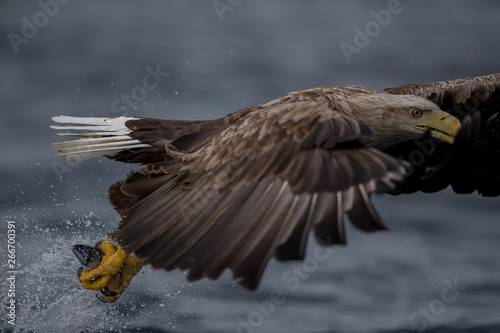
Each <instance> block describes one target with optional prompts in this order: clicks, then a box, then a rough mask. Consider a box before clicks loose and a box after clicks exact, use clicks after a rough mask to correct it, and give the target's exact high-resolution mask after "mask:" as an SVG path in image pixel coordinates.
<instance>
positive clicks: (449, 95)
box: [385, 74, 500, 196]
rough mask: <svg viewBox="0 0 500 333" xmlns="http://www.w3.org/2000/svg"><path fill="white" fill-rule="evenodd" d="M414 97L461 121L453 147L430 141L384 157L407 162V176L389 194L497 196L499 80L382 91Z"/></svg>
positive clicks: (400, 148) (484, 78)
mask: <svg viewBox="0 0 500 333" xmlns="http://www.w3.org/2000/svg"><path fill="white" fill-rule="evenodd" d="M385 92H387V93H390V94H410V95H418V96H421V97H424V98H427V99H429V100H430V101H432V102H434V103H436V104H437V105H438V106H439V107H441V109H442V110H444V111H446V112H449V113H451V114H452V115H454V116H455V117H457V118H458V119H460V120H461V122H462V129H461V130H460V132H459V133H458V136H457V139H456V142H455V144H454V145H453V146H449V145H447V144H444V143H443V144H441V143H438V142H436V141H433V140H432V139H430V138H424V139H422V140H419V141H415V142H405V143H402V144H399V145H397V146H395V147H391V148H390V149H389V150H388V151H387V152H388V153H390V154H392V155H395V156H401V157H402V158H404V159H407V160H408V161H410V163H411V164H412V167H413V172H412V173H411V174H410V176H409V178H407V179H406V180H405V181H404V182H402V183H401V184H400V185H399V186H398V187H397V188H396V191H395V193H411V192H415V191H419V190H420V191H425V192H435V191H440V190H442V189H444V188H446V187H447V186H448V185H451V186H452V188H453V190H454V191H455V192H457V193H472V192H474V191H476V190H477V191H478V193H480V194H481V195H484V196H498V195H500V115H499V113H500V74H492V75H487V76H480V77H475V78H468V79H460V80H452V81H446V82H435V83H424V84H407V85H403V86H400V87H396V88H388V89H385Z"/></svg>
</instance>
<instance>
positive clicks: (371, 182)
mask: <svg viewBox="0 0 500 333" xmlns="http://www.w3.org/2000/svg"><path fill="white" fill-rule="evenodd" d="M232 119H233V120H232V121H233V123H232V124H231V125H230V126H227V127H226V128H225V129H224V130H222V131H220V132H218V133H216V134H214V135H213V137H212V138H211V140H210V141H206V140H205V144H204V145H203V147H200V148H199V149H196V150H192V151H186V150H183V149H182V148H179V147H176V146H175V145H174V144H168V145H167V148H166V152H167V154H168V155H169V156H171V157H172V159H171V160H169V161H166V162H163V163H155V164H149V165H147V166H146V167H145V168H143V169H142V170H141V171H140V173H136V174H133V175H131V176H130V177H129V178H128V179H127V180H126V182H125V183H124V184H123V185H121V190H122V191H123V192H124V193H126V194H127V195H129V196H130V197H136V198H138V199H137V202H136V203H135V204H133V205H132V206H131V207H130V208H128V209H126V210H125V211H123V212H121V213H122V216H124V219H123V221H122V222H121V224H120V225H119V228H118V230H117V232H116V234H115V237H116V238H117V239H118V240H119V241H120V243H121V245H122V246H124V247H125V248H126V249H127V250H128V251H130V252H134V253H136V254H137V255H138V256H139V257H140V258H141V259H143V260H144V261H145V262H146V263H150V264H152V266H153V267H155V268H164V269H167V270H171V269H174V268H179V269H182V270H187V269H189V270H190V272H189V276H188V279H189V280H191V281H194V280H197V279H200V278H202V277H208V278H211V279H216V278H217V277H218V276H219V275H220V274H221V272H222V271H223V270H224V269H226V268H230V269H232V271H233V275H234V278H241V281H240V282H239V283H240V284H241V285H242V286H244V287H245V288H247V289H250V290H254V289H255V288H256V287H257V285H258V283H259V281H260V278H261V276H262V274H263V272H264V269H265V267H266V265H267V263H268V261H269V260H270V258H271V257H272V256H273V255H275V256H276V257H277V258H278V259H280V260H291V259H301V258H303V257H304V251H305V246H306V241H307V235H308V233H309V231H310V230H311V229H314V232H315V235H316V237H317V238H318V240H319V241H320V243H321V244H323V245H330V244H336V243H342V244H343V243H345V235H344V224H343V215H344V214H345V213H346V214H347V215H348V216H349V219H350V221H351V222H352V223H353V224H354V226H356V227H357V228H359V229H361V230H363V231H376V230H380V229H384V228H385V227H384V225H383V224H382V222H381V221H380V219H379V217H378V216H377V213H376V212H375V209H374V208H373V206H372V204H371V202H370V199H369V196H370V194H371V193H373V192H385V191H387V190H389V189H390V188H391V186H392V182H394V181H397V180H399V179H400V178H401V177H402V175H403V174H404V172H405V169H404V167H403V166H402V164H401V162H400V161H399V160H397V159H394V158H392V157H390V156H388V155H386V154H384V153H382V152H380V151H377V150H375V149H372V148H369V147H367V146H365V145H363V144H361V143H360V142H359V141H358V139H359V138H360V137H361V136H363V135H369V134H370V131H369V130H368V129H367V128H366V127H364V126H363V125H361V124H360V123H358V122H357V121H355V120H353V119H350V118H348V117H346V116H343V115H341V114H340V113H338V112H336V111H334V110H332V109H330V108H328V107H327V106H325V105H323V104H320V103H314V102H302V103H290V104H282V105H275V106H268V107H264V108H261V109H258V110H256V111H254V112H250V113H247V114H245V115H244V116H241V117H238V115H237V114H235V115H234V116H233V118H232ZM190 135H191V136H196V134H194V133H191V134H190ZM178 140H181V141H182V137H181V138H179V139H178ZM191 140H192V141H193V142H196V141H197V140H196V139H195V138H192V139H191ZM148 183H154V184H155V187H154V188H155V190H154V191H153V192H148V191H147V190H145V189H147V188H149V186H148V185H147V184H148Z"/></svg>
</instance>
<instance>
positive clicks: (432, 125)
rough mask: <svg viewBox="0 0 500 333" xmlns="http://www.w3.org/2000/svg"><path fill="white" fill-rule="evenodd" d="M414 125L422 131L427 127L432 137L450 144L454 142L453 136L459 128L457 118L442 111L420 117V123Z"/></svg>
mask: <svg viewBox="0 0 500 333" xmlns="http://www.w3.org/2000/svg"><path fill="white" fill-rule="evenodd" d="M414 126H415V127H416V128H418V129H421V130H424V131H425V130H427V129H429V130H430V131H431V135H432V136H433V137H435V138H438V139H440V140H443V141H444V142H448V143H450V144H453V143H454V142H455V137H456V136H457V133H458V131H459V130H460V128H461V125H460V121H459V120H458V119H457V118H455V117H453V116H452V115H451V114H449V113H447V112H443V111H438V113H437V115H433V117H430V118H428V119H422V122H421V123H419V124H416V125H414Z"/></svg>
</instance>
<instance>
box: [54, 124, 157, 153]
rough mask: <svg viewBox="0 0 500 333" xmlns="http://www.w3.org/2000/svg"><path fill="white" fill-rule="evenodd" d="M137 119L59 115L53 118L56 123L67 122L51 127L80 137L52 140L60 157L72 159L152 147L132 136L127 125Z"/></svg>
mask: <svg viewBox="0 0 500 333" xmlns="http://www.w3.org/2000/svg"><path fill="white" fill-rule="evenodd" d="M135 119H137V118H130V117H115V118H94V117H70V116H56V117H53V118H52V120H53V121H55V122H56V123H62V124H66V125H64V126H59V125H52V126H50V127H51V128H53V129H56V130H63V131H64V132H60V133H57V134H58V135H64V136H71V137H80V138H81V139H77V140H71V141H64V142H58V143H53V144H52V145H53V146H54V147H55V148H57V149H58V152H59V155H57V157H60V158H63V159H67V160H72V161H79V162H81V161H85V160H88V159H91V158H96V157H101V156H111V155H113V154H116V153H119V152H121V151H123V150H128V149H134V148H143V147H150V145H148V144H143V143H141V142H140V141H139V140H135V139H133V138H131V137H130V136H129V135H128V134H129V133H130V132H131V130H130V129H129V128H128V127H127V126H126V125H125V123H126V122H127V121H129V120H135Z"/></svg>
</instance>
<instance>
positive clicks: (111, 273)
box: [73, 239, 142, 303]
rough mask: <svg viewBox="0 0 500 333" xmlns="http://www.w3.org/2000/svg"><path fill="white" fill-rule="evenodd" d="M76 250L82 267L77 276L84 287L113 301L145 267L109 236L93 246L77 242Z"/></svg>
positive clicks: (102, 299) (75, 252)
mask: <svg viewBox="0 0 500 333" xmlns="http://www.w3.org/2000/svg"><path fill="white" fill-rule="evenodd" d="M73 253H74V254H75V256H76V257H77V259H78V260H79V261H80V263H81V264H82V266H81V267H80V268H79V269H78V278H79V279H80V283H81V285H82V287H83V288H85V289H90V290H98V291H99V294H97V298H98V299H99V300H101V301H103V302H109V303H114V302H116V301H117V300H118V298H119V297H120V295H121V294H122V293H123V292H124V291H125V289H127V287H128V285H129V284H130V281H131V280H132V278H133V277H134V276H135V275H136V274H137V273H139V271H140V270H141V268H142V261H141V260H140V259H139V258H138V257H137V256H135V255H134V254H129V255H128V254H126V253H125V251H124V250H123V249H122V248H121V247H119V246H118V245H116V244H113V243H111V242H110V241H109V240H108V239H106V240H104V241H101V242H98V243H97V244H96V245H95V246H94V247H91V246H88V245H75V246H74V247H73Z"/></svg>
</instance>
